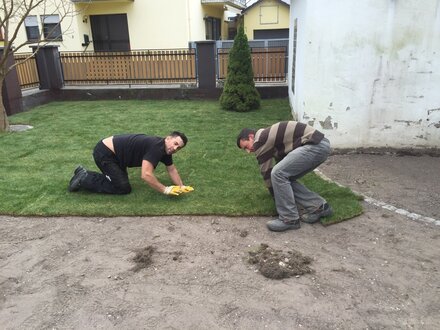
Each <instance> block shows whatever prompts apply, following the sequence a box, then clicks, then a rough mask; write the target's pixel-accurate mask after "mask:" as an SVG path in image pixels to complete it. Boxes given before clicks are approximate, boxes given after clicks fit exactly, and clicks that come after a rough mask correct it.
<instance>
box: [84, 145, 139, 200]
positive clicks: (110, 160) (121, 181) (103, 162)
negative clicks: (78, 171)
mask: <svg viewBox="0 0 440 330" xmlns="http://www.w3.org/2000/svg"><path fill="white" fill-rule="evenodd" d="M93 158H94V159H95V163H96V165H97V166H98V168H99V169H100V170H101V172H102V173H98V172H93V171H87V176H86V177H85V178H84V181H83V182H82V183H81V188H84V189H86V190H88V191H92V192H97V193H106V194H120V195H122V194H129V193H130V192H131V186H130V182H129V181H128V174H127V169H125V168H124V169H123V168H121V167H120V165H119V161H118V159H117V157H116V155H115V154H114V153H113V151H111V150H110V149H109V148H107V146H106V145H105V144H104V143H102V141H100V142H98V144H97V145H96V146H95V148H94V149H93Z"/></svg>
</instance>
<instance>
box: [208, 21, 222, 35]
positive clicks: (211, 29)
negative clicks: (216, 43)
mask: <svg viewBox="0 0 440 330" xmlns="http://www.w3.org/2000/svg"><path fill="white" fill-rule="evenodd" d="M221 26H222V22H221V20H220V19H219V18H215V17H206V18H205V31H206V40H220V37H221Z"/></svg>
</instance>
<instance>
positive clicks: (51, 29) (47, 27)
mask: <svg viewBox="0 0 440 330" xmlns="http://www.w3.org/2000/svg"><path fill="white" fill-rule="evenodd" d="M41 22H42V24H43V34H44V38H45V39H46V40H63V36H62V33H61V25H60V17H59V16H58V15H46V16H41Z"/></svg>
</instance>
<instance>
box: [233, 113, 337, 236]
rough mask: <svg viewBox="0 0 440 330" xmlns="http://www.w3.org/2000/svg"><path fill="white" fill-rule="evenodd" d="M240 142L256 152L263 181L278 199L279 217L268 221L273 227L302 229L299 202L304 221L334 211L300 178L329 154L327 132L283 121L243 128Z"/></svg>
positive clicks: (247, 148) (274, 228) (238, 139)
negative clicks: (260, 127) (325, 135)
mask: <svg viewBox="0 0 440 330" xmlns="http://www.w3.org/2000/svg"><path fill="white" fill-rule="evenodd" d="M237 146H238V147H239V148H240V149H243V150H245V151H247V152H248V153H255V156H256V158H257V161H258V165H259V166H260V172H261V175H262V176H263V179H264V182H265V184H266V186H267V188H268V189H269V191H270V193H271V194H272V196H273V197H274V199H275V206H276V209H277V211H278V219H276V220H272V221H269V222H268V223H267V227H268V228H269V229H270V230H272V231H284V230H288V229H299V228H300V227H301V225H300V215H299V213H298V208H297V205H296V204H297V203H298V204H299V205H301V206H302V207H303V208H304V209H305V212H306V213H305V214H303V215H302V217H301V220H302V221H304V222H308V223H314V222H317V221H319V219H320V218H321V217H325V216H330V215H331V214H332V213H333V211H332V208H331V207H330V205H329V204H327V202H326V201H325V199H324V198H322V197H321V196H319V195H318V194H317V193H315V192H312V191H310V190H309V189H307V188H306V187H304V186H303V185H302V184H300V183H299V182H298V181H297V180H298V179H299V178H301V177H302V176H304V175H305V174H307V173H308V172H310V171H312V170H313V169H315V168H316V167H318V166H319V165H320V164H321V163H322V162H324V161H325V160H326V159H327V157H328V155H329V154H330V142H329V141H328V139H327V138H325V137H324V134H322V133H321V132H319V131H318V130H316V129H314V128H313V127H311V126H309V125H306V124H303V123H299V122H296V121H284V122H279V123H276V124H274V125H272V126H269V127H267V128H262V129H259V130H257V131H256V130H254V129H250V128H244V129H243V130H242V131H241V132H240V134H239V135H238V137H237ZM274 160H275V162H276V164H275V165H273V163H274Z"/></svg>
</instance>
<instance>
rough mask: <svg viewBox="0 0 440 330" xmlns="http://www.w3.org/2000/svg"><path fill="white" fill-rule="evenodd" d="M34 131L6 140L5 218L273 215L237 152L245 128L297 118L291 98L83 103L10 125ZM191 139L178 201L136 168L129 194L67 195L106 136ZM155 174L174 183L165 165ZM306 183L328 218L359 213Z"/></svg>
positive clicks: (2, 172)
mask: <svg viewBox="0 0 440 330" xmlns="http://www.w3.org/2000/svg"><path fill="white" fill-rule="evenodd" d="M9 119H10V122H11V124H28V125H32V126H33V127H34V128H33V129H31V130H29V131H26V132H16V133H4V134H1V135H0V145H1V148H0V186H1V189H0V201H1V202H0V214H11V215H43V216H56V215H87V216H118V215H166V214H168V215H169V214H182V215H184V214H198V215H202V214H219V215H231V216H239V215H273V214H275V208H274V204H273V200H272V198H271V196H270V195H269V194H268V192H267V190H266V189H265V187H264V184H263V181H262V179H261V176H260V174H259V171H258V167H257V163H256V160H255V157H254V156H253V155H249V154H246V153H244V152H243V151H241V150H239V149H238V148H237V146H236V136H237V134H238V132H239V131H240V129H241V128H243V127H255V128H260V127H265V126H268V125H270V124H272V123H274V122H277V121H280V120H288V119H291V114H290V108H289V104H288V101H287V100H286V99H277V100H263V102H262V109H260V110H258V111H254V112H250V113H235V112H226V111H223V110H221V109H220V107H219V104H218V102H216V101H180V100H179V101H174V100H169V101H154V100H152V101H84V102H54V103H50V104H48V105H44V106H41V107H38V108H35V109H33V110H32V111H30V112H26V113H20V114H17V115H14V116H11V117H10V118H9ZM172 130H179V131H182V132H184V133H185V134H186V135H187V136H188V138H189V142H188V145H187V146H186V147H185V148H184V149H182V150H181V151H179V152H178V153H177V154H175V155H174V162H175V164H176V166H177V168H178V170H179V172H180V175H181V177H182V179H183V181H184V183H185V184H187V185H191V186H193V187H194V188H195V191H194V192H193V193H190V194H186V195H183V196H178V197H169V196H165V195H162V194H159V193H157V192H156V191H154V190H153V189H151V188H150V187H149V186H148V185H146V184H145V183H143V182H142V181H141V179H140V169H130V170H129V175H130V182H131V184H132V187H133V191H132V193H131V194H129V195H125V196H113V195H101V194H92V193H87V192H78V193H69V192H67V185H68V183H69V180H70V178H71V176H72V172H73V170H74V169H75V167H76V166H77V165H78V164H82V165H84V166H86V167H87V168H88V169H92V170H96V166H95V164H94V161H93V158H92V149H93V147H94V146H95V144H96V143H97V142H98V141H99V140H100V139H101V138H104V137H107V136H110V135H114V134H120V133H146V134H151V135H159V136H165V135H167V134H168V133H169V132H170V131H172ZM155 173H156V175H157V177H158V178H159V180H161V181H162V182H163V183H165V184H171V182H170V180H169V179H168V176H167V175H166V173H165V168H164V166H163V164H160V165H159V166H158V168H157V170H156V172H155ZM306 180H307V185H310V186H311V187H312V186H313V189H315V190H316V191H318V192H320V193H322V195H323V196H324V197H325V198H327V199H328V200H329V202H330V203H331V204H332V205H334V206H335V211H336V212H335V215H334V216H333V217H332V218H331V219H330V221H340V220H342V219H346V218H351V217H353V216H355V215H357V214H360V213H361V212H362V208H361V205H360V203H359V201H358V198H357V196H355V195H354V194H352V193H351V192H350V191H349V190H348V189H342V188H340V187H338V186H336V185H334V184H330V183H328V182H325V181H323V180H321V179H320V178H318V177H317V176H309V177H308V178H306Z"/></svg>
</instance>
